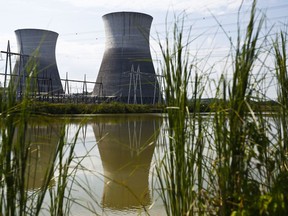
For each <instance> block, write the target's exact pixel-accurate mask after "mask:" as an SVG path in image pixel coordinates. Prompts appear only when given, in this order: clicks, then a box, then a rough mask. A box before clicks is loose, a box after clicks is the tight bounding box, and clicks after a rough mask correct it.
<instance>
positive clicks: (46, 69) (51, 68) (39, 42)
mask: <svg viewBox="0 0 288 216" xmlns="http://www.w3.org/2000/svg"><path fill="white" fill-rule="evenodd" d="M15 34H16V39H17V45H18V51H19V54H20V55H18V56H17V60H16V64H15V67H14V71H13V74H14V75H16V76H14V77H16V78H14V80H15V81H16V82H14V84H17V91H18V93H20V92H23V90H24V89H25V83H27V75H28V74H31V71H32V70H33V71H34V72H36V73H35V75H33V78H31V81H30V85H31V90H30V91H36V92H38V93H51V94H59V93H60V94H62V93H63V87H62V84H61V80H60V76H59V72H58V68H57V64H56V57H55V48H56V41H57V38H58V33H56V32H52V31H47V30H41V29H18V30H16V31H15ZM35 65H36V70H35V68H34V66H35Z"/></svg>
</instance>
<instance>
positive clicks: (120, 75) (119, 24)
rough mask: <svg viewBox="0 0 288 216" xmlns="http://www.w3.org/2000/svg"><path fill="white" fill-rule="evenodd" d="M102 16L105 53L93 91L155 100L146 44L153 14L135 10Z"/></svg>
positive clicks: (136, 100)
mask: <svg viewBox="0 0 288 216" xmlns="http://www.w3.org/2000/svg"><path fill="white" fill-rule="evenodd" d="M102 18H103V21H104V26H105V35H106V43H105V53H104V56H103V60H102V63H101V67H100V70H99V74H98V77H97V81H96V84H95V87H94V90H93V94H94V95H98V96H108V97H109V96H113V97H117V98H119V100H120V101H122V102H126V103H156V102H157V101H158V95H159V84H158V82H157V77H156V74H155V70H154V66H153V62H152V59H151V53H150V46H149V34H150V27H151V23H152V19H153V18H152V17H151V16H150V15H147V14H143V13H135V12H116V13H109V14H106V15H104V16H103V17H102Z"/></svg>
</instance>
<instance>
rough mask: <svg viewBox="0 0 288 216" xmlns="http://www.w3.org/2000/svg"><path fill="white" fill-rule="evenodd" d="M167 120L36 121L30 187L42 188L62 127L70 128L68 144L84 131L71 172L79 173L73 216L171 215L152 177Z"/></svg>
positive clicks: (117, 117) (123, 117)
mask: <svg viewBox="0 0 288 216" xmlns="http://www.w3.org/2000/svg"><path fill="white" fill-rule="evenodd" d="M163 120H164V118H163V117H162V116H161V115H152V114H146V115H144V114H143V115H139V114H137V115H99V116H95V117H89V118H87V119H86V118H85V119H84V118H72V119H70V120H69V121H65V120H64V119H58V120H57V119H55V118H52V119H51V121H50V120H49V119H48V120H47V121H46V122H45V123H43V122H42V123H37V121H34V122H33V124H32V123H31V124H30V126H29V129H28V134H29V136H28V139H29V141H30V142H31V144H32V145H31V146H32V147H31V154H30V158H31V159H30V161H31V163H30V169H29V170H30V171H29V176H30V177H29V183H28V189H29V190H36V189H37V188H39V187H40V185H41V184H42V181H43V178H44V175H45V172H44V170H45V168H46V167H48V166H49V160H51V155H53V152H54V151H55V149H56V146H57V142H58V141H59V136H60V131H61V128H63V127H64V128H65V130H66V135H67V144H69V143H70V142H73V139H74V138H75V134H76V133H77V131H78V130H80V131H79V135H78V137H77V140H76V148H75V155H74V158H75V160H74V162H73V164H72V167H71V169H70V170H71V172H72V171H75V170H77V171H76V172H75V178H74V181H73V185H72V191H71V195H70V196H71V198H73V200H75V201H74V202H72V205H71V215H95V214H99V215H146V214H149V215H165V212H164V207H163V205H162V203H161V200H160V198H159V195H158V193H157V192H155V190H153V189H154V185H155V181H156V177H155V176H154V178H153V174H152V173H153V164H154V162H155V161H154V160H155V154H156V152H158V151H156V149H157V148H158V139H159V137H160V136H161V132H160V131H161V127H162V125H163ZM83 121H84V122H85V123H84V124H83ZM158 158H159V157H158ZM75 167H77V169H73V168H75ZM54 175H55V177H57V173H55V174H54ZM53 184H54V183H53V182H51V185H52V187H53ZM70 186H71V185H70ZM46 202H47V203H49V200H48V198H47V200H46Z"/></svg>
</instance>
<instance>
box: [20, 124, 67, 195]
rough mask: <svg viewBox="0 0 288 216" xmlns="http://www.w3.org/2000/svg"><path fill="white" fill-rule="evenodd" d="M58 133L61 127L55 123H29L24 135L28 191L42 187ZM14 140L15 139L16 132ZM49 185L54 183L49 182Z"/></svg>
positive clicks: (58, 136)
mask: <svg viewBox="0 0 288 216" xmlns="http://www.w3.org/2000/svg"><path fill="white" fill-rule="evenodd" d="M62 127H63V125H62ZM60 131H61V125H59V124H55V123H51V124H50V123H48V122H41V123H38V122H33V123H32V122H31V123H29V124H28V128H27V130H26V133H25V143H26V144H27V145H29V151H28V158H27V168H26V179H27V182H26V187H27V189H28V190H33V189H38V188H41V187H42V185H43V183H44V180H45V176H46V172H47V170H48V168H49V167H50V165H51V161H52V160H53V156H54V155H55V152H56V149H57V144H58V142H59V139H60ZM15 139H17V131H16V137H15ZM50 184H51V185H53V184H54V183H53V182H50Z"/></svg>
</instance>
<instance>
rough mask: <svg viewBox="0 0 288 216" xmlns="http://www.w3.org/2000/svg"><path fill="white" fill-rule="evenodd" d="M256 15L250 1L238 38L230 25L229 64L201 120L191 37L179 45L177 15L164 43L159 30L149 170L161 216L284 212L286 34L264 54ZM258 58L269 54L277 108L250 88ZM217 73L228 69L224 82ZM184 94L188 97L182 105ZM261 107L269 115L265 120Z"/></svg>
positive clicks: (257, 77) (259, 77) (256, 80)
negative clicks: (160, 136)
mask: <svg viewBox="0 0 288 216" xmlns="http://www.w3.org/2000/svg"><path fill="white" fill-rule="evenodd" d="M240 9H241V8H240ZM239 11H240V10H239ZM263 17H264V16H263ZM263 17H259V16H257V14H256V1H253V3H252V7H251V13H250V20H249V22H248V25H247V27H246V31H245V33H244V34H243V33H242V32H243V31H242V30H241V29H240V27H238V38H237V41H236V44H235V45H234V44H233V43H232V40H231V39H230V38H229V41H230V42H231V43H232V44H231V54H230V57H229V58H231V62H232V65H231V67H229V68H223V73H222V76H221V79H220V80H219V81H218V82H217V92H216V98H215V99H214V100H213V103H209V106H207V107H206V108H207V109H208V111H209V110H210V111H213V112H208V113H207V115H205V116H203V115H201V111H203V107H202V105H203V104H201V103H200V101H201V98H202V93H203V92H202V89H203V88H202V87H201V83H202V82H201V81H202V80H203V79H201V77H200V76H199V74H200V73H198V72H197V71H199V68H197V70H196V69H195V59H196V57H195V58H194V59H193V61H192V60H191V59H189V58H191V55H190V53H189V45H190V43H191V41H192V40H191V38H189V37H188V39H187V41H184V40H183V35H184V28H183V20H184V19H185V17H181V19H180V20H182V21H181V22H178V21H176V23H175V25H174V31H173V35H172V37H171V38H172V40H171V39H170V38H169V33H168V32H169V31H167V33H166V34H167V39H166V41H165V43H164V44H161V43H160V47H161V49H162V56H163V62H164V64H163V65H162V71H163V74H164V76H165V81H166V91H165V97H166V98H167V105H168V106H167V112H168V122H169V123H168V125H169V130H168V132H167V140H168V143H166V145H164V146H167V148H166V149H165V153H164V156H161V157H160V156H158V160H157V161H158V162H157V164H156V173H157V177H158V180H159V188H158V189H159V193H160V195H161V197H162V200H163V202H164V205H165V208H166V213H167V215H287V214H288V204H287V203H288V191H287V187H286V186H285V185H286V183H285V182H287V181H288V161H287V156H288V151H287V134H288V132H287V110H288V109H287V108H288V107H287V98H288V94H287V92H288V91H287V86H288V85H287V84H288V73H287V65H286V60H287V57H286V51H287V40H286V32H281V33H280V34H279V35H278V36H276V39H275V40H273V41H272V42H271V41H270V44H272V45H271V51H267V43H268V42H269V40H268V38H267V37H265V36H264V37H263V35H262V27H263V23H264V18H263ZM239 26H240V23H239ZM242 34H243V36H244V37H243V36H242ZM260 35H261V39H260ZM171 41H172V42H171ZM264 43H265V46H264ZM268 50H269V49H268ZM272 50H273V52H272ZM265 53H266V55H269V54H271V53H274V56H270V57H272V58H273V57H274V59H275V66H274V67H275V71H276V74H275V76H276V77H277V82H278V83H277V86H278V101H277V102H276V103H277V106H276V105H275V102H271V101H269V100H268V99H267V102H263V96H262V95H261V97H260V96H258V95H259V92H258V91H257V89H256V88H255V86H259V84H260V83H261V81H263V69H265V67H266V65H265V61H261V58H262V59H266V58H267V56H265ZM227 62H228V61H227ZM256 63H257V67H256ZM259 64H260V66H259ZM270 67H271V65H270ZM195 71H196V72H195ZM203 71H204V70H203ZM225 71H233V76H232V79H231V80H230V79H229V80H228V79H227V78H226V77H227V75H226V74H225ZM255 71H258V72H257V73H256V74H255ZM193 73H195V76H194V80H193V86H189V77H190V76H191V75H192V74H193ZM188 89H192V93H193V98H192V100H191V101H189V103H190V104H189V103H188V102H187V95H188V94H187V92H188ZM207 89H209V86H207ZM188 105H189V109H188ZM204 108H205V107H204ZM188 110H190V112H189V111H188ZM267 110H268V111H271V110H276V111H277V112H275V113H269V114H268V115H267V113H266V111H267ZM167 140H164V141H163V142H166V141H167Z"/></svg>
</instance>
